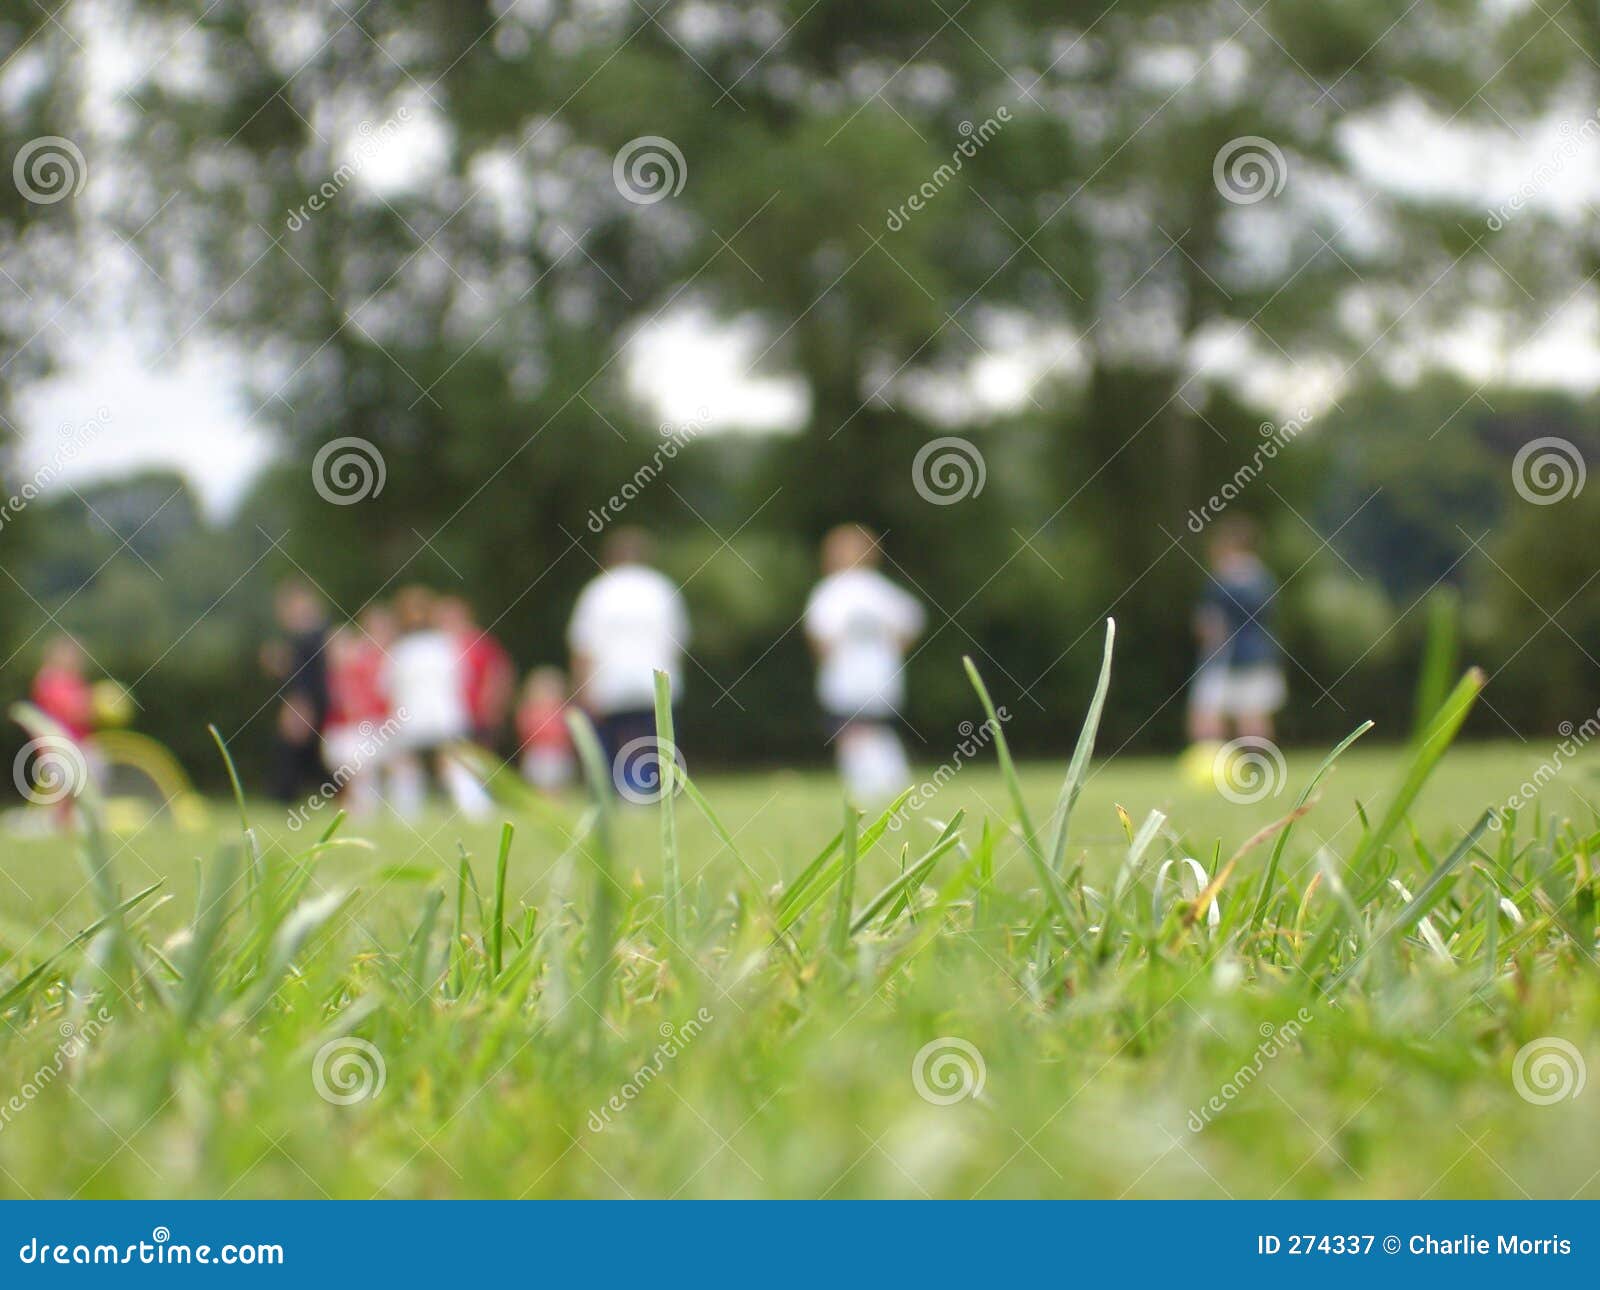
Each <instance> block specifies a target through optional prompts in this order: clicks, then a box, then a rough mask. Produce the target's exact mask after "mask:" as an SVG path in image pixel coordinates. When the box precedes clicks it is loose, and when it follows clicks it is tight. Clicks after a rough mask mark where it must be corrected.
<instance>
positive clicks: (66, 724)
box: [32, 636, 95, 744]
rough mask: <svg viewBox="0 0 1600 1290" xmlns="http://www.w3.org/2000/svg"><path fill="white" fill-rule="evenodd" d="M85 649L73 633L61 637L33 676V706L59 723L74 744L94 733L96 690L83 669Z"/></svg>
mask: <svg viewBox="0 0 1600 1290" xmlns="http://www.w3.org/2000/svg"><path fill="white" fill-rule="evenodd" d="M83 663H84V658H83V650H82V648H81V647H80V646H79V645H78V642H77V641H75V640H73V639H72V637H70V636H57V637H55V638H54V639H52V640H51V641H50V643H49V644H48V645H46V646H45V648H44V659H43V661H42V662H41V663H40V665H39V671H38V673H37V674H36V675H35V676H34V678H33V691H32V699H33V706H34V707H36V708H38V709H39V711H40V712H42V713H44V714H45V716H47V717H49V718H50V719H51V720H53V721H54V722H55V723H56V724H57V725H59V726H60V727H61V728H62V729H63V730H64V731H66V733H67V735H68V736H69V737H70V738H71V739H72V741H73V742H74V743H79V744H81V743H82V742H83V741H84V740H85V739H87V738H88V737H89V736H90V735H91V734H93V733H94V725H95V715H94V689H93V687H92V686H91V685H90V684H89V678H88V677H86V676H85V675H84V671H83Z"/></svg>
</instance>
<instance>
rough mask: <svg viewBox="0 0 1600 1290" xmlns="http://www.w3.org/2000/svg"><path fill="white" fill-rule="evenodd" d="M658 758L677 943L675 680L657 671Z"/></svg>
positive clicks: (666, 887)
mask: <svg viewBox="0 0 1600 1290" xmlns="http://www.w3.org/2000/svg"><path fill="white" fill-rule="evenodd" d="M655 687H656V759H657V762H658V764H659V765H660V768H661V769H660V775H661V797H660V801H659V802H658V804H657V805H658V807H659V809H660V812H661V884H662V889H663V890H662V895H663V897H664V902H663V903H664V907H665V910H666V916H667V937H668V939H669V940H671V941H672V943H673V944H674V945H676V944H678V943H679V942H680V941H681V939H682V937H683V907H682V902H683V893H682V890H681V883H680V880H679V875H678V817H677V814H676V811H675V809H674V805H673V798H674V797H675V796H676V795H677V785H676V783H675V782H674V781H675V780H676V778H677V773H678V745H677V743H676V742H675V741H674V739H673V727H672V682H671V681H670V680H668V678H667V674H666V673H665V672H657V673H656V674H655Z"/></svg>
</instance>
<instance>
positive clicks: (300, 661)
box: [261, 579, 328, 802]
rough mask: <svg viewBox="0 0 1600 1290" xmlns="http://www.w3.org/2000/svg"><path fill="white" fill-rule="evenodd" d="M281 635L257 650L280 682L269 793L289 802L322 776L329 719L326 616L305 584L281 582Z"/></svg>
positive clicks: (269, 672) (276, 609)
mask: <svg viewBox="0 0 1600 1290" xmlns="http://www.w3.org/2000/svg"><path fill="white" fill-rule="evenodd" d="M273 608H274V612H275V614H276V616H277V620H278V628H279V630H280V631H282V632H283V636H282V637H281V638H280V639H278V640H274V641H269V642H268V643H267V644H266V645H265V646H263V647H262V650H261V665H262V668H263V670H265V672H266V673H267V675H268V676H271V677H273V678H275V679H276V680H277V681H278V693H277V697H278V699H279V701H280V703H279V708H278V720H277V747H276V750H275V754H274V763H273V766H274V768H273V794H274V796H275V797H277V798H278V800H279V801H282V802H292V801H294V800H295V798H297V797H299V796H300V794H301V792H302V790H304V789H311V790H315V789H316V788H317V787H318V786H320V785H321V783H322V782H323V779H324V778H325V776H326V773H327V772H326V768H325V767H324V766H323V764H322V731H323V727H324V726H325V725H326V724H327V719H328V672H327V660H326V658H325V656H324V652H323V651H324V648H325V646H326V644H327V634H328V628H327V616H326V613H325V612H324V610H323V605H322V598H321V597H320V596H319V595H317V593H316V592H315V591H314V590H312V588H311V587H310V586H308V585H307V584H306V583H304V582H301V581H300V580H299V579H290V580H288V581H286V582H283V583H280V584H279V586H278V591H277V595H276V597H275V599H274V602H273Z"/></svg>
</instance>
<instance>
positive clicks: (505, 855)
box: [490, 820, 516, 980]
mask: <svg viewBox="0 0 1600 1290" xmlns="http://www.w3.org/2000/svg"><path fill="white" fill-rule="evenodd" d="M515 835H516V830H515V829H514V828H513V827H512V826H511V822H510V821H509V820H507V821H506V822H505V823H504V824H502V825H501V826H500V852H499V854H498V855H497V856H496V857H495V861H494V932H493V944H492V945H491V947H490V955H491V957H492V959H493V962H494V976H496V977H497V976H499V975H500V972H501V970H502V965H503V954H504V947H505V934H506V865H507V863H508V862H509V861H510V859H511V839H512V838H513V837H514V836H515ZM490 979H491V980H493V979H494V978H493V977H491V978H490Z"/></svg>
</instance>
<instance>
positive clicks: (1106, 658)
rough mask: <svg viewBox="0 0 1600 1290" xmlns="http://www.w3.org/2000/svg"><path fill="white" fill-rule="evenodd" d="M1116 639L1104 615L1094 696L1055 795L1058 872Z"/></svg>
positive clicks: (1053, 863)
mask: <svg viewBox="0 0 1600 1290" xmlns="http://www.w3.org/2000/svg"><path fill="white" fill-rule="evenodd" d="M1116 640H1117V620H1116V619H1114V618H1108V619H1106V644H1105V651H1104V653H1103V654H1102V655H1101V658H1100V679H1099V680H1098V681H1096V682H1095V687H1094V698H1092V699H1091V700H1090V701H1089V714H1088V716H1086V717H1085V718H1084V719H1083V728H1082V729H1081V730H1079V731H1078V744H1077V747H1075V748H1074V749H1073V750H1072V760H1071V761H1070V762H1069V763H1068V764H1067V777H1066V779H1065V780H1064V781H1063V782H1062V785H1061V795H1060V796H1059V797H1058V798H1057V799H1056V812H1055V813H1056V837H1055V842H1054V843H1053V844H1052V846H1051V848H1050V868H1051V869H1053V870H1054V871H1055V872H1056V873H1057V874H1058V875H1059V874H1060V873H1061V866H1062V865H1063V864H1064V863H1065V862H1066V856H1067V826H1068V824H1069V823H1070V822H1071V820H1072V808H1073V807H1075V806H1076V805H1077V804H1078V794H1079V793H1081V792H1082V791H1083V781H1084V778H1085V777H1086V776H1087V775H1088V773H1089V759H1090V758H1091V757H1092V756H1093V755H1094V741H1095V736H1096V735H1097V734H1098V733H1099V730H1100V714H1101V713H1102V712H1103V711H1105V706H1106V694H1107V693H1108V692H1109V691H1110V689H1111V655H1112V652H1113V649H1114V647H1115V645H1116Z"/></svg>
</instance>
